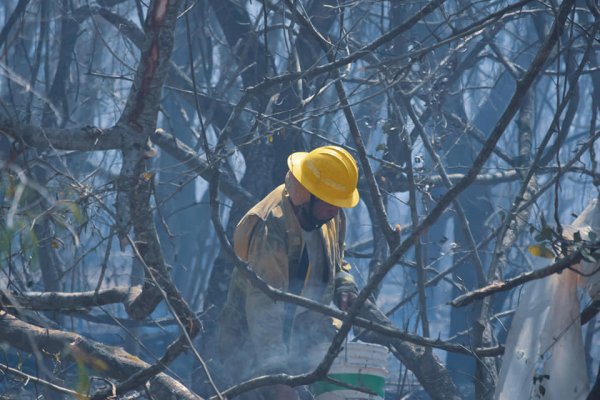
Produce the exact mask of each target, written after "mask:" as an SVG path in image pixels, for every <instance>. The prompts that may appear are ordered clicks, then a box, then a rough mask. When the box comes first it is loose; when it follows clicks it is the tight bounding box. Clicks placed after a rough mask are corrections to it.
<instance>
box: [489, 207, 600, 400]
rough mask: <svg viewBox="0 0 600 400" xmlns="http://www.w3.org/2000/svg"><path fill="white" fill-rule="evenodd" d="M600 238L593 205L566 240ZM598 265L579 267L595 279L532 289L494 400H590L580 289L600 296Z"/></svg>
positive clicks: (575, 278) (554, 279)
mask: <svg viewBox="0 0 600 400" xmlns="http://www.w3.org/2000/svg"><path fill="white" fill-rule="evenodd" d="M590 230H591V231H594V232H600V204H599V202H598V200H597V199H594V200H593V201H592V202H591V203H590V204H589V205H588V207H586V209H585V210H584V211H583V212H582V213H581V215H580V216H579V217H578V218H577V219H576V220H575V221H573V224H572V225H570V226H567V227H565V233H566V234H567V235H573V234H574V233H575V232H576V231H579V232H580V233H581V235H582V237H583V238H584V239H587V238H588V234H589V232H590ZM598 267H599V263H588V262H583V263H581V264H580V265H577V266H575V268H577V269H578V270H580V271H582V272H584V273H586V274H590V273H592V272H594V271H596V273H595V274H593V275H592V276H590V277H587V278H586V277H582V276H580V275H579V274H576V273H575V272H573V271H570V270H566V271H563V272H562V273H561V274H555V275H552V276H550V277H548V278H545V279H542V280H538V281H534V282H531V283H529V284H527V285H526V286H525V288H524V291H523V293H522V296H521V299H520V302H519V305H518V307H517V310H516V313H515V316H514V318H513V322H512V324H511V327H510V331H509V334H508V338H507V342H506V350H505V353H504V358H503V361H502V368H501V370H500V376H499V379H498V382H497V386H496V392H495V395H494V398H495V399H499V400H515V399H531V398H539V399H544V400H564V399H573V400H578V399H585V397H586V395H587V392H588V391H589V384H588V380H587V370H586V363H585V351H584V346H583V340H582V334H581V323H580V320H579V313H580V304H579V298H578V296H577V285H578V284H579V285H581V286H582V287H584V288H585V289H586V290H588V292H589V294H590V296H591V297H592V298H595V297H597V296H599V295H600V273H598V272H597V271H598Z"/></svg>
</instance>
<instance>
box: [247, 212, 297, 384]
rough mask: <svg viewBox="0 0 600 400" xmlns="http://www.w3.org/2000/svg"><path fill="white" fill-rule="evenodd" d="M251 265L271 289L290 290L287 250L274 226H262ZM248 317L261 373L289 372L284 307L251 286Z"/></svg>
mask: <svg viewBox="0 0 600 400" xmlns="http://www.w3.org/2000/svg"><path fill="white" fill-rule="evenodd" d="M248 263H249V264H250V266H251V267H252V268H253V269H254V271H255V272H256V273H257V274H258V275H259V276H260V277H261V278H263V279H264V280H265V281H266V282H267V283H268V284H269V285H271V286H273V287H275V288H277V289H284V290H285V289H287V285H288V260H287V247H286V245H285V242H284V240H283V237H282V236H281V234H280V233H279V232H278V231H277V229H276V228H275V227H273V226H272V224H268V222H266V221H262V220H261V221H259V222H258V224H257V226H256V228H255V230H254V232H253V234H252V239H251V241H250V246H249V251H248ZM246 317H247V320H248V329H249V332H250V339H251V340H252V343H253V345H254V348H255V350H256V354H257V359H258V362H259V366H258V367H259V370H261V371H262V372H265V373H268V372H274V371H282V370H285V369H286V366H287V361H288V360H287V356H288V349H287V346H286V344H285V342H284V338H283V330H284V329H283V324H284V303H282V302H275V301H273V300H272V299H271V298H269V297H268V296H266V295H265V294H264V293H263V292H262V291H261V290H260V289H258V288H256V287H254V286H253V285H251V284H250V283H248V288H247V290H246Z"/></svg>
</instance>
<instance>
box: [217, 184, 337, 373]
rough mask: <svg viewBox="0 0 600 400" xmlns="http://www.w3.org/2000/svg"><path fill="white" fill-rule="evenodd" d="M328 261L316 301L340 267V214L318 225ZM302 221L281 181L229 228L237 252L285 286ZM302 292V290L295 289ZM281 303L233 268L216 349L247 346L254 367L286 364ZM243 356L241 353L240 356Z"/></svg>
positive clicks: (329, 294) (327, 295)
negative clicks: (255, 363)
mask: <svg viewBox="0 0 600 400" xmlns="http://www.w3.org/2000/svg"><path fill="white" fill-rule="evenodd" d="M320 233H321V239H322V242H323V247H324V250H325V259H326V261H327V263H328V265H327V266H326V268H328V270H329V273H328V277H329V279H328V281H327V282H326V289H325V290H324V292H323V296H322V298H321V299H320V302H322V303H323V304H329V303H330V302H331V301H332V300H333V295H334V277H335V275H336V273H337V272H338V271H339V270H340V269H341V268H342V256H343V241H344V235H345V217H344V214H343V212H342V211H341V210H340V212H339V213H338V216H336V217H335V218H333V219H332V220H331V221H329V222H327V223H326V224H324V225H323V226H322V227H321V228H320ZM303 246H304V243H303V238H302V231H301V227H300V225H299V223H298V220H297V218H296V216H295V214H294V211H293V209H292V204H291V202H290V200H289V197H288V194H287V191H286V190H285V188H284V185H281V186H279V187H277V188H276V189H275V190H273V191H272V192H271V193H270V194H268V195H267V196H266V197H265V198H264V199H263V200H261V201H260V202H259V203H258V204H256V205H255V206H254V208H252V209H251V210H250V211H248V213H247V214H246V215H245V216H244V217H243V218H242V220H241V221H240V222H239V224H238V225H237V227H236V231H235V234H234V248H235V251H236V254H237V255H238V257H240V258H241V259H242V260H244V261H247V262H248V264H249V265H250V266H251V267H252V268H253V269H254V271H255V272H256V273H257V274H258V275H259V276H261V277H262V278H263V279H264V280H265V281H266V282H267V283H268V284H269V285H271V286H273V287H275V288H278V289H282V290H288V285H289V276H290V268H295V267H297V265H298V263H299V261H300V257H301V253H302V250H303ZM300 294H301V295H302V293H300ZM286 322H287V321H286V319H285V317H284V303H282V302H273V300H271V299H270V298H269V297H267V296H266V295H264V294H263V293H262V292H261V291H260V290H259V289H257V288H255V287H254V286H253V285H252V284H251V283H250V282H248V281H247V280H246V279H245V278H244V277H243V276H242V274H241V273H239V272H237V271H234V273H233V276H232V281H231V285H230V287H229V292H228V296H227V302H226V305H225V307H224V310H223V314H222V316H221V320H220V342H221V343H220V347H221V352H222V353H225V354H224V356H225V357H227V355H228V354H232V353H234V352H238V351H240V349H239V347H240V346H242V347H243V346H247V347H249V348H251V349H252V350H251V352H252V353H253V355H254V358H255V359H256V360H255V361H256V362H257V363H258V364H259V368H262V369H264V370H276V369H278V368H279V367H281V366H285V365H286V362H287V361H286V357H287V355H288V346H287V343H286V341H285V338H284V334H283V332H284V324H285V323H286ZM242 358H243V359H246V358H244V357H242Z"/></svg>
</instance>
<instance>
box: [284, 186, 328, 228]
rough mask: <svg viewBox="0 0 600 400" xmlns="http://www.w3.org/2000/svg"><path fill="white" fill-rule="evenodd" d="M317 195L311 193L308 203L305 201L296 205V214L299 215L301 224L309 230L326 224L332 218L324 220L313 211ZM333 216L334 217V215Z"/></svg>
mask: <svg viewBox="0 0 600 400" xmlns="http://www.w3.org/2000/svg"><path fill="white" fill-rule="evenodd" d="M315 200H316V197H315V196H313V195H312V194H311V195H310V201H309V202H308V203H304V204H302V205H300V206H297V207H296V206H295V207H294V209H295V210H296V215H297V217H298V222H300V226H301V227H302V229H304V230H305V231H307V232H311V231H314V230H317V229H319V228H320V227H321V226H323V224H326V223H327V222H328V221H330V220H331V218H329V219H326V220H322V219H318V218H315V216H314V213H313V208H314V206H315ZM332 218H333V217H332Z"/></svg>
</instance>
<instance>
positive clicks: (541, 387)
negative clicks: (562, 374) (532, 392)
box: [540, 385, 546, 396]
mask: <svg viewBox="0 0 600 400" xmlns="http://www.w3.org/2000/svg"><path fill="white" fill-rule="evenodd" d="M540 394H541V395H542V396H543V395H545V394H546V388H545V387H543V386H542V385H540Z"/></svg>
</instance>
